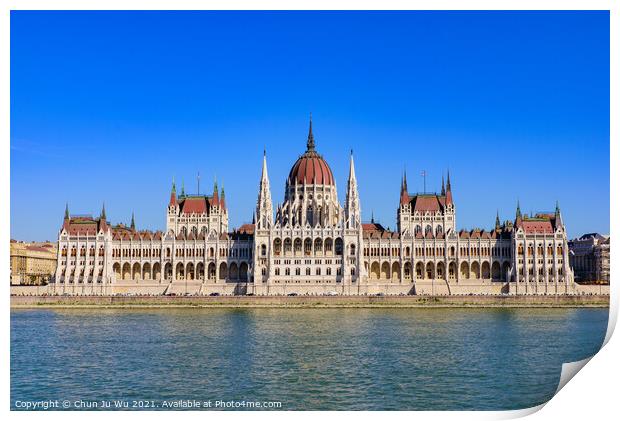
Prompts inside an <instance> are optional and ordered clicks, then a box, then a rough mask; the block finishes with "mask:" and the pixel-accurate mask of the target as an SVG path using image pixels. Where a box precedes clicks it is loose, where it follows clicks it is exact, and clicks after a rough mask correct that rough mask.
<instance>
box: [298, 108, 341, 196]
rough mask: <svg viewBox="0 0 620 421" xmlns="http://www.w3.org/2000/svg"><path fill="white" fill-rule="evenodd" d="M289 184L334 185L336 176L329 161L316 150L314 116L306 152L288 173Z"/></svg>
mask: <svg viewBox="0 0 620 421" xmlns="http://www.w3.org/2000/svg"><path fill="white" fill-rule="evenodd" d="M288 183H289V184H323V185H331V186H333V185H334V176H333V174H332V170H331V168H329V165H327V162H325V160H324V159H323V157H322V156H321V155H319V154H318V153H317V152H316V151H315V150H314V135H313V134H312V117H310V130H309V132H308V143H307V149H306V152H305V153H304V154H303V155H302V156H300V157H299V159H297V161H296V162H295V164H294V165H293V168H291V172H290V173H289V175H288Z"/></svg>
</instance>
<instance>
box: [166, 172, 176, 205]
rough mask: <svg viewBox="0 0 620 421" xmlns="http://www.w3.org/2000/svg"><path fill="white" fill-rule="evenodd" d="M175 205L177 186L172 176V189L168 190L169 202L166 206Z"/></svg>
mask: <svg viewBox="0 0 620 421" xmlns="http://www.w3.org/2000/svg"><path fill="white" fill-rule="evenodd" d="M176 205H177V186H176V184H175V182H174V178H172V190H171V191H170V203H169V204H168V206H176Z"/></svg>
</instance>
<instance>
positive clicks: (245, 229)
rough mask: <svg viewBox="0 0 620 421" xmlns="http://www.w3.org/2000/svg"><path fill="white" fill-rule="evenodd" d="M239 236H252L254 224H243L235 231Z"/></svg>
mask: <svg viewBox="0 0 620 421" xmlns="http://www.w3.org/2000/svg"><path fill="white" fill-rule="evenodd" d="M237 232H239V233H240V234H254V224H243V225H241V226H240V227H239V229H238V230H237Z"/></svg>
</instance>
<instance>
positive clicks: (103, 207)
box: [100, 202, 106, 221]
mask: <svg viewBox="0 0 620 421" xmlns="http://www.w3.org/2000/svg"><path fill="white" fill-rule="evenodd" d="M100 219H102V220H104V221H105V219H106V216H105V202H104V203H103V206H102V207H101V216H100Z"/></svg>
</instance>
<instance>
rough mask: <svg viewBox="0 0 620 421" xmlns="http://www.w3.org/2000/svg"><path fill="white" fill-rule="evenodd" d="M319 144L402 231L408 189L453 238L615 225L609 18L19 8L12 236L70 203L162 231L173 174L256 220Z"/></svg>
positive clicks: (44, 226)
mask: <svg viewBox="0 0 620 421" xmlns="http://www.w3.org/2000/svg"><path fill="white" fill-rule="evenodd" d="M310 112H312V113H313V122H314V133H315V139H316V144H317V149H318V151H319V152H320V153H322V154H323V156H324V157H325V158H326V159H327V161H328V163H329V164H330V166H331V168H332V171H333V172H334V176H335V177H336V182H337V186H338V190H339V191H338V194H339V196H340V197H341V200H342V199H343V198H344V194H345V188H346V177H347V174H348V157H349V150H350V149H353V150H354V156H355V160H356V163H355V165H356V170H357V177H358V183H359V189H360V195H361V199H362V214H363V219H364V220H370V217H371V212H374V215H375V219H376V220H378V221H380V222H381V223H382V224H383V225H385V226H389V227H391V228H395V225H396V222H395V221H396V207H397V205H398V198H399V188H400V177H401V174H402V172H403V169H404V168H406V170H407V174H408V181H409V190H410V191H411V192H415V191H417V190H422V189H423V179H422V177H421V175H420V174H421V171H422V170H425V171H426V172H427V174H428V176H427V190H439V189H440V185H441V176H442V173H445V171H446V170H447V169H448V168H449V170H450V174H451V178H452V186H453V193H454V198H455V202H456V207H457V225H458V227H459V228H466V229H470V228H474V227H481V228H486V229H489V228H491V227H492V226H493V224H494V220H495V213H496V211H499V214H500V217H501V219H502V220H505V219H513V218H514V214H515V207H516V202H517V200H520V203H521V209H522V210H523V211H524V212H529V211H533V212H536V211H540V210H553V209H554V207H555V201H556V200H559V202H560V207H561V209H562V212H563V216H564V220H565V222H566V224H567V226H568V230H569V235H570V236H577V235H581V234H583V233H585V232H591V231H598V232H602V233H607V232H609V188H610V184H609V15H608V13H607V12H405V13H403V12H12V13H11V237H12V238H16V239H20V240H45V239H50V240H53V239H56V236H57V233H58V229H59V228H60V225H61V223H62V217H63V213H64V208H65V203H66V202H69V208H70V211H71V213H76V214H78V213H79V214H85V213H86V214H88V213H91V214H94V215H98V214H99V212H100V209H101V205H102V202H104V201H105V204H106V212H107V216H108V219H109V220H111V221H112V222H114V223H116V222H125V223H128V222H129V221H130V218H131V212H132V211H134V212H135V215H136V224H137V226H138V228H139V229H146V228H148V229H163V228H164V227H165V212H166V205H167V203H168V199H169V194H170V187H171V182H172V178H173V177H175V178H176V180H177V185H179V187H180V184H181V182H182V181H183V180H184V182H185V189H186V192H188V193H195V192H196V190H197V186H196V174H197V172H200V174H201V190H203V191H204V190H206V189H208V190H209V191H212V188H213V179H214V178H215V177H217V181H218V183H219V184H220V185H221V184H222V183H223V184H224V186H225V190H226V199H227V204H228V207H229V219H230V227H231V228H232V227H236V226H239V225H240V224H242V223H244V222H250V221H251V219H252V212H253V210H254V207H255V203H256V196H257V194H258V183H259V178H260V168H261V159H262V152H263V148H266V149H267V156H268V164H269V175H270V179H271V186H272V197H273V200H274V205H275V203H277V202H280V201H282V200H283V196H284V193H283V190H284V183H285V179H286V176H287V175H288V172H289V170H290V168H291V166H292V164H293V163H294V161H295V159H296V158H297V157H298V155H299V154H301V153H303V152H304V150H305V141H306V136H307V129H308V128H307V126H308V114H309V113H310Z"/></svg>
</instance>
